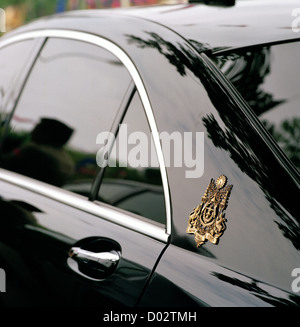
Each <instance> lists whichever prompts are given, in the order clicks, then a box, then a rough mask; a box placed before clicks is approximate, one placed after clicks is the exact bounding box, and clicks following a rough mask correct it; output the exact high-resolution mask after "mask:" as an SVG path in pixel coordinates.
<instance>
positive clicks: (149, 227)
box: [0, 168, 169, 243]
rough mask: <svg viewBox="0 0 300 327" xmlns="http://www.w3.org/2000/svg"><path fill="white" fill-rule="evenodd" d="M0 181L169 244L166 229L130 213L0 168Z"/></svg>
mask: <svg viewBox="0 0 300 327" xmlns="http://www.w3.org/2000/svg"><path fill="white" fill-rule="evenodd" d="M0 181H4V182H8V183H10V184H12V185H15V186H18V187H21V188H23V189H26V190H29V191H30V192H35V193H37V194H38V195H40V196H46V197H47V198H49V199H51V200H55V201H57V202H60V203H63V204H66V205H68V206H71V207H73V208H76V209H78V210H81V211H84V212H86V213H89V214H92V215H93V216H96V217H99V218H102V219H105V220H106V221H110V222H113V223H115V224H117V225H120V226H122V227H126V228H128V229H131V230H133V231H136V232H138V233H141V234H143V235H146V236H148V237H151V238H153V239H156V240H158V241H161V242H164V243H167V242H168V238H169V235H168V234H167V233H166V229H165V228H164V227H160V226H158V225H155V224H152V223H150V222H147V221H144V220H141V219H139V218H136V217H134V216H131V215H130V213H128V214H126V213H124V212H122V211H121V210H119V209H118V208H116V210H115V209H114V208H113V207H110V206H108V205H103V206H102V205H99V204H97V203H95V202H91V201H88V200H87V199H86V197H84V196H81V195H79V194H76V193H72V192H70V191H67V190H64V189H60V188H58V187H55V186H52V185H49V184H46V183H43V182H40V181H37V180H34V179H32V178H30V177H27V176H23V175H19V174H17V173H14V172H11V171H8V170H5V169H2V168H0Z"/></svg>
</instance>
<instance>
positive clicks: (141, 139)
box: [98, 93, 165, 224]
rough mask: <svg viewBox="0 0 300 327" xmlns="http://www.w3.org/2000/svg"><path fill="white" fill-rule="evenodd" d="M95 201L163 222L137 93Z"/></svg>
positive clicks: (154, 160) (151, 149)
mask: <svg viewBox="0 0 300 327" xmlns="http://www.w3.org/2000/svg"><path fill="white" fill-rule="evenodd" d="M98 199H99V200H100V201H103V202H106V203H109V204H111V205H114V206H116V207H118V208H121V209H124V210H127V211H130V212H133V213H135V214H138V215H140V216H143V217H146V218H149V219H151V220H153V221H156V222H159V223H163V224H164V223H165V203H164V193H163V187H162V180H161V175H160V170H159V164H158V159H157V155H156V152H155V149H154V146H153V142H152V136H151V132H150V128H149V125H148V122H147V119H146V115H145V112H144V109H143V106H142V103H141V101H140V98H139V96H138V95H137V93H136V94H135V96H134V97H133V100H132V101H131V104H130V106H129V108H128V111H127V113H126V115H125V117H124V120H123V121H122V124H121V125H120V126H119V133H118V136H117V138H116V141H115V142H114V145H113V148H112V150H111V153H110V157H109V160H108V166H107V168H106V170H105V174H104V178H103V182H102V185H101V187H100V191H99V197H98Z"/></svg>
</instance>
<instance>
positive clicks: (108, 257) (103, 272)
mask: <svg viewBox="0 0 300 327" xmlns="http://www.w3.org/2000/svg"><path fill="white" fill-rule="evenodd" d="M120 258H121V255H120V252H118V251H115V250H112V251H109V252H92V251H88V250H84V249H82V248H80V247H72V248H71V249H70V251H69V258H68V264H69V267H70V268H71V269H72V270H74V271H75V272H77V273H78V274H80V275H82V276H84V277H86V278H88V279H91V280H102V279H104V278H106V277H108V276H109V275H110V274H112V273H113V272H114V271H115V268H116V267H117V265H118V262H119V260H120Z"/></svg>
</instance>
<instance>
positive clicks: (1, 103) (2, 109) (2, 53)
mask: <svg viewBox="0 0 300 327" xmlns="http://www.w3.org/2000/svg"><path fill="white" fill-rule="evenodd" d="M33 43H34V41H32V40H27V41H22V42H17V43H14V44H11V45H9V46H6V47H4V48H3V49H1V50H0V74H1V75H0V76H1V78H0V119H1V120H0V122H1V125H0V128H1V136H2V134H3V132H4V129H3V127H4V126H5V123H6V121H7V114H8V113H9V110H11V109H12V104H13V103H14V101H15V99H16V97H17V95H18V94H17V92H16V84H17V83H18V82H19V81H20V79H21V76H22V73H23V67H24V66H25V64H26V63H27V62H28V59H29V57H30V53H31V52H32V50H33Z"/></svg>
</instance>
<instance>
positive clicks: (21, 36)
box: [0, 29, 171, 240]
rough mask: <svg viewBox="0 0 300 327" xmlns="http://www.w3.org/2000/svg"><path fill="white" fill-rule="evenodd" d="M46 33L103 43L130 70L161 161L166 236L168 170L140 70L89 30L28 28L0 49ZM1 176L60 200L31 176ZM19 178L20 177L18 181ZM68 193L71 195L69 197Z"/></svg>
mask: <svg viewBox="0 0 300 327" xmlns="http://www.w3.org/2000/svg"><path fill="white" fill-rule="evenodd" d="M48 37H55V38H63V39H72V40H77V41H83V42H87V43H89V44H93V45H96V46H99V47H102V48H104V49H106V50H108V51H109V52H111V53H113V54H114V55H115V56H116V57H117V58H118V59H119V60H120V61H121V62H122V63H123V65H124V66H125V67H126V68H127V70H128V71H129V73H130V75H131V77H132V79H133V81H134V83H135V85H136V88H137V91H138V93H139V95H140V98H141V101H142V103H143V106H144V109H145V112H146V116H147V119H148V122H149V125H150V128H151V132H152V135H153V141H154V145H155V148H156V151H157V157H158V162H159V165H160V172H161V178H162V184H163V189H164V196H165V207H166V229H165V232H164V234H166V237H163V239H164V240H165V239H167V238H168V235H170V234H171V202H170V192H169V184H168V177H167V170H166V165H165V161H164V156H163V151H162V148H161V144H160V138H159V133H158V129H157V126H156V122H155V118H154V114H153V111H152V107H151V103H150V99H149V97H148V94H147V91H146V89H145V86H144V84H143V81H142V78H141V76H140V74H139V72H138V71H137V69H136V67H135V65H134V63H133V62H132V61H131V59H130V58H129V57H128V55H127V54H126V53H125V52H124V51H123V50H122V49H121V48H119V47H118V46H117V45H116V44H115V43H113V42H111V41H109V40H107V39H104V38H102V37H101V36H98V35H93V34H88V33H86V32H78V31H69V30H60V29H45V30H36V31H29V32H25V33H23V34H17V35H14V36H12V37H11V38H8V39H4V40H1V39H0V49H1V48H2V47H5V46H7V45H9V44H12V43H16V42H20V41H23V40H27V39H32V38H48ZM6 177H7V178H6ZM0 178H1V179H2V180H7V181H9V182H13V183H14V184H17V185H20V186H22V187H25V188H27V189H29V190H33V191H35V192H39V193H41V194H43V195H46V196H49V197H51V198H54V199H58V200H60V197H61V195H60V191H59V190H60V189H56V190H55V189H53V188H49V189H48V188H47V187H46V186H41V185H40V184H39V183H38V182H37V183H35V181H34V180H32V181H27V180H26V182H24V180H23V179H20V178H19V177H18V179H17V178H12V177H11V175H6V173H4V172H3V171H1V174H0ZM19 179H20V182H19V183H18V180H19ZM71 195H72V196H73V197H74V198H72V196H71ZM64 198H65V199H66V200H65V201H64V203H69V204H71V205H74V206H75V207H76V203H77V197H75V196H74V195H73V194H72V193H70V195H69V196H65V197H64ZM66 201H67V202H66ZM86 202H88V201H86ZM81 205H82V204H81ZM94 205H95V204H94ZM86 207H89V208H93V209H92V212H94V207H93V206H92V203H91V202H88V203H87V205H86ZM97 207H98V208H99V212H100V211H101V210H102V209H103V208H102V207H99V206H97ZM105 210H106V209H105ZM105 210H104V211H105ZM105 212H106V211H105ZM95 214H96V215H99V214H97V213H95ZM107 219H108V217H107ZM110 220H111V221H114V222H116V221H118V219H115V218H112V219H110ZM122 225H124V226H125V225H126V224H125V223H124V221H122ZM129 225H130V226H131V228H132V229H134V226H132V224H130V223H129ZM126 227H129V226H126ZM148 227H149V226H148ZM154 227H156V226H154ZM139 230H140V229H139Z"/></svg>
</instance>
